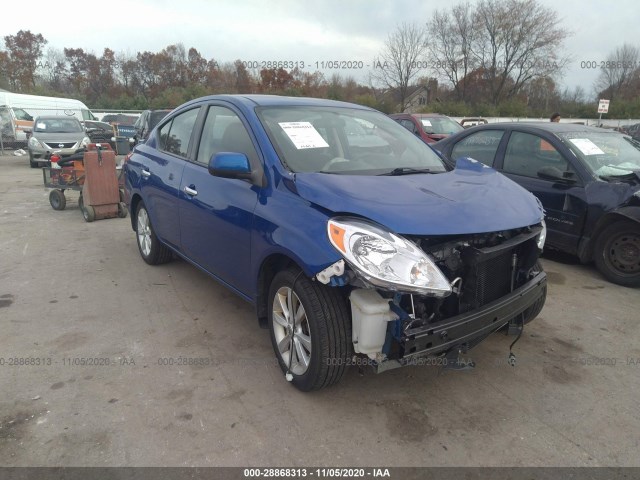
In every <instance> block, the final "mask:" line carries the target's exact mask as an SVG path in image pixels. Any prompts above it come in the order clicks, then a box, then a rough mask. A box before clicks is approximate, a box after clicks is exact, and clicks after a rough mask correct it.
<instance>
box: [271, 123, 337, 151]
mask: <svg viewBox="0 0 640 480" xmlns="http://www.w3.org/2000/svg"><path fill="white" fill-rule="evenodd" d="M278 125H280V127H281V128H282V130H284V133H286V134H287V135H288V136H289V139H290V140H291V141H292V142H293V144H294V145H295V147H296V148H297V149H298V150H302V149H305V148H326V147H328V146H329V144H328V143H327V142H325V141H324V138H322V135H320V133H319V132H318V131H317V130H316V129H315V127H314V126H313V125H311V123H310V122H280V123H279V124H278Z"/></svg>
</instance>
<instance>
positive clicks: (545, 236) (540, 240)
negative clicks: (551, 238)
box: [536, 219, 547, 250]
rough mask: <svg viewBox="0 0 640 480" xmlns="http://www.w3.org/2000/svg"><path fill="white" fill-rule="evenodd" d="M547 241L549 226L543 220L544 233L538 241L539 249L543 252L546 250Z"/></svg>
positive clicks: (541, 233) (539, 236)
mask: <svg viewBox="0 0 640 480" xmlns="http://www.w3.org/2000/svg"><path fill="white" fill-rule="evenodd" d="M546 240H547V224H546V223H544V219H543V220H542V231H541V232H540V234H539V235H538V239H537V240H536V241H537V243H538V248H539V249H540V250H542V249H543V248H544V242H546Z"/></svg>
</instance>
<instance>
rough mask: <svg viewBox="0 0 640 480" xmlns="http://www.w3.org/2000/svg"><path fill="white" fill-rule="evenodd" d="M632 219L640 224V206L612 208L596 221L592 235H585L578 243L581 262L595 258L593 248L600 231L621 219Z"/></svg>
mask: <svg viewBox="0 0 640 480" xmlns="http://www.w3.org/2000/svg"><path fill="white" fill-rule="evenodd" d="M623 219H626V220H631V221H632V222H636V223H639V224H640V206H629V205H627V206H624V207H619V208H616V209H614V210H611V211H609V212H607V213H606V214H604V215H603V216H602V217H600V219H598V222H597V223H596V225H595V227H594V229H593V231H592V232H591V235H589V236H588V237H587V236H586V235H585V236H583V237H582V239H581V240H580V244H579V245H578V257H579V258H580V261H581V262H584V263H587V262H590V261H591V260H593V248H594V245H595V243H596V241H597V239H598V236H599V235H600V233H601V232H602V231H603V230H604V229H605V228H607V227H608V226H609V225H611V224H612V223H615V222H618V221H620V220H623Z"/></svg>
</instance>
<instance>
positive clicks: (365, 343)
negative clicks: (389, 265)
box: [349, 289, 398, 357]
mask: <svg viewBox="0 0 640 480" xmlns="http://www.w3.org/2000/svg"><path fill="white" fill-rule="evenodd" d="M349 299H350V300H351V316H352V319H353V323H352V332H353V335H352V336H353V349H354V350H355V352H356V353H364V354H367V355H369V356H371V357H373V356H374V355H375V354H376V353H380V352H382V346H383V345H384V339H385V337H386V333H387V322H388V321H390V320H396V319H397V318H398V316H397V315H396V314H395V313H393V312H392V311H391V310H390V308H389V299H386V298H382V296H380V294H379V293H378V292H376V291H375V290H370V289H358V290H353V291H352V292H351V295H350V296H349Z"/></svg>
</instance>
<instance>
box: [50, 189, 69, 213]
mask: <svg viewBox="0 0 640 480" xmlns="http://www.w3.org/2000/svg"><path fill="white" fill-rule="evenodd" d="M49 203H50V204H51V208H53V209H54V210H64V209H65V207H66V206H67V198H66V197H65V196H64V192H63V191H62V190H51V192H49Z"/></svg>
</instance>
